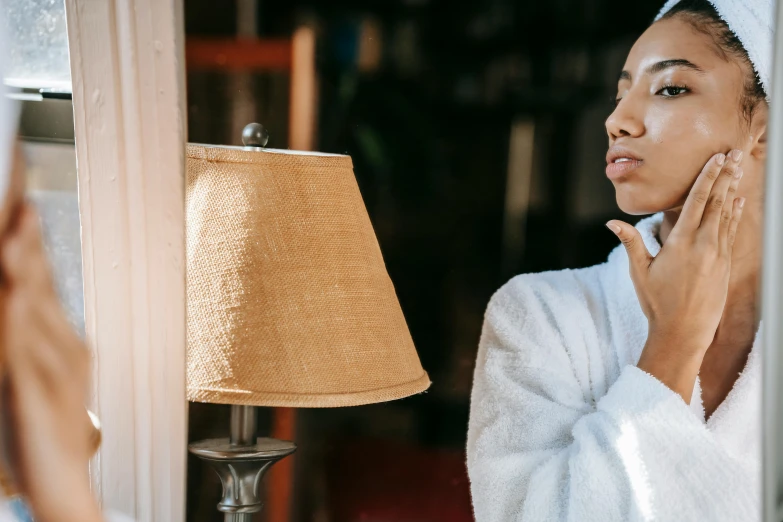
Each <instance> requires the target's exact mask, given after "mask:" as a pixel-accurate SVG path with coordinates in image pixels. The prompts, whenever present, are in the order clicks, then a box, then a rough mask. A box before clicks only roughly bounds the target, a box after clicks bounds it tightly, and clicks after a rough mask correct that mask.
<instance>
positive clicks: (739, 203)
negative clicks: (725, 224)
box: [726, 198, 745, 255]
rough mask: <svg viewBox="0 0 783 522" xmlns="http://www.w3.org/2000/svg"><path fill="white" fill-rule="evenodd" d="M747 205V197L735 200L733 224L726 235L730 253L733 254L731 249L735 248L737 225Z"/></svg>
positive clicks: (732, 216)
mask: <svg viewBox="0 0 783 522" xmlns="http://www.w3.org/2000/svg"><path fill="white" fill-rule="evenodd" d="M744 207H745V198H737V199H736V200H735V201H734V211H733V212H732V215H731V224H730V225H729V230H728V232H727V235H726V243H727V247H728V252H727V253H728V254H729V255H731V251H732V249H733V248H734V240H735V239H736V238H737V226H738V225H739V222H740V220H741V219H742V209H743V208H744Z"/></svg>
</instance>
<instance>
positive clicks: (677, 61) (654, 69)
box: [618, 58, 704, 81]
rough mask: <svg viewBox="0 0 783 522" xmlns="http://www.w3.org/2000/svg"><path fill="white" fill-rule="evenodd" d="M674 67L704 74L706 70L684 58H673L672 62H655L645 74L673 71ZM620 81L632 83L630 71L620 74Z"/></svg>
mask: <svg viewBox="0 0 783 522" xmlns="http://www.w3.org/2000/svg"><path fill="white" fill-rule="evenodd" d="M672 67H683V68H685V69H690V70H692V71H696V72H698V73H703V72H704V69H702V68H701V67H699V66H698V65H696V64H695V63H693V62H691V61H689V60H686V59H684V58H673V59H671V60H661V61H660V62H655V63H654V64H652V65H651V66H649V67H648V68H647V70H646V71H644V72H645V73H646V74H656V73H659V72H661V71H664V70H666V69H671V68H672ZM619 80H628V81H631V73H629V72H628V71H622V72H621V73H620V77H619V78H618V81H619Z"/></svg>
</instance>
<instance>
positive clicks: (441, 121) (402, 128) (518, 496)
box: [185, 0, 773, 522]
mask: <svg viewBox="0 0 783 522" xmlns="http://www.w3.org/2000/svg"><path fill="white" fill-rule="evenodd" d="M747 5H750V6H751V7H752V8H751V9H746V8H745V6H747ZM772 5H773V4H772V2H771V0H750V1H747V0H746V1H740V0H716V1H715V2H709V1H707V0H682V1H680V2H674V1H672V2H668V3H667V4H666V5H665V6H664V5H663V2H661V1H660V0H645V1H638V2H634V3H631V4H628V5H625V6H622V7H618V6H616V5H614V4H613V3H610V2H608V1H607V0H591V1H590V2H584V1H581V0H563V1H559V2H544V3H536V4H535V5H534V6H533V5H531V4H530V3H527V2H521V1H517V0H493V1H491V2H471V3H469V2H448V1H441V0H415V1H413V0H410V1H399V2H391V3H383V5H380V4H377V5H376V4H369V5H363V4H362V5H360V4H357V3H356V2H350V1H347V0H334V1H332V2H329V3H328V5H327V4H323V3H312V2H299V1H297V0H294V1H291V2H286V3H285V5H279V4H273V3H270V2H268V1H265V0H236V2H234V3H231V4H228V6H226V8H224V9H220V10H216V9H214V6H213V5H212V4H211V3H210V2H207V1H205V0H187V1H186V2H185V22H186V34H187V40H186V54H187V89H188V126H189V128H188V132H189V136H188V141H189V142H194V143H204V144H211V145H234V146H239V145H241V144H242V142H241V136H242V129H243V128H244V126H245V125H246V124H248V123H250V122H256V121H257V122H261V123H263V125H264V127H265V128H266V129H267V130H268V132H269V147H272V148H278V149H284V148H291V149H296V150H312V151H318V152H321V153H334V154H345V155H349V156H350V157H351V161H352V166H353V172H354V173H355V177H356V181H357V183H358V187H359V190H360V192H361V197H362V199H363V202H364V205H365V207H366V211H367V213H368V214H369V218H370V220H371V222H372V227H373V230H374V233H375V235H376V237H377V241H378V244H379V246H380V249H381V251H382V253H383V261H384V263H385V268H386V270H387V271H388V274H389V277H390V278H391V281H392V282H393V284H394V289H395V291H396V295H397V298H398V299H399V303H400V307H401V309H402V312H403V313H404V316H405V320H406V322H407V326H408V328H409V330H410V335H411V337H412V339H413V343H414V344H415V347H416V351H417V352H418V356H419V358H420V361H421V366H423V368H424V369H425V370H426V371H427V373H428V374H429V377H430V378H431V380H432V383H433V384H432V387H431V388H430V389H429V390H428V392H427V393H423V394H418V395H414V396H412V397H410V398H406V399H404V400H399V401H393V402H382V403H379V404H374V405H362V406H355V407H351V408H317V409H315V408H313V409H307V408H298V409H288V408H271V407H261V408H259V409H258V411H257V418H256V417H253V418H254V419H256V420H255V421H254V422H253V424H254V427H255V429H256V430H257V432H258V433H259V434H262V435H264V436H272V437H275V438H278V439H284V440H292V441H294V442H295V443H296V445H297V447H298V449H297V452H296V453H295V454H294V455H292V456H289V457H286V458H285V459H283V460H281V461H280V462H278V463H277V464H275V465H274V467H272V468H271V470H270V472H269V473H268V476H267V477H266V482H265V485H264V486H263V488H264V492H265V496H266V500H265V506H264V508H263V510H261V511H259V512H258V514H256V515H254V516H255V517H256V518H254V520H256V519H258V520H266V521H268V522H292V521H296V522H300V521H301V522H304V521H319V522H320V521H323V522H326V521H334V522H346V521H347V522H353V521H360V520H375V521H388V522H403V521H412V520H416V521H428V522H441V521H443V522H447V521H448V522H461V521H466V522H467V521H470V520H477V521H478V522H491V521H508V520H525V521H547V522H549V521H558V520H602V521H603V520H605V521H615V520H616V521H626V520H635V519H643V520H666V521H669V520H671V521H674V520H690V519H693V520H716V521H722V520H727V521H728V520H732V521H734V520H759V519H760V516H761V511H760V498H761V489H760V482H759V479H760V472H761V471H760V465H761V464H760V462H761V459H760V452H761V448H760V443H761V439H760V429H757V428H758V425H759V412H760V404H761V396H760V372H761V369H760V366H761V365H760V353H759V350H758V349H756V348H757V342H756V338H757V332H758V329H759V326H760V310H759V306H758V304H757V303H758V300H759V281H760V269H761V233H762V224H763V207H762V200H763V198H762V196H763V194H764V183H765V176H764V166H765V162H766V144H767V119H768V114H769V108H768V104H767V94H768V93H769V88H770V74H771V73H770V67H771V45H772V34H773V31H772V27H771V25H770V24H771V20H772ZM735 31H736V32H735ZM232 175H233V172H232ZM317 186H318V184H317V183H316V182H314V183H313V184H312V187H311V188H312V189H313V190H315V187H317ZM305 192H306V191H305ZM189 219H190V218H189ZM197 254H198V253H197V252H194V253H192V255H197ZM189 255H190V254H189ZM357 270H359V268H357ZM242 313H244V310H243V312H242ZM239 315H241V314H238V317H239ZM242 317H244V315H242ZM243 321H244V319H243ZM242 324H245V323H242ZM236 411H238V410H237V409H236V408H235V409H234V413H232V408H231V407H230V406H228V405H218V404H203V403H199V402H192V403H191V404H190V427H189V435H188V436H189V440H190V441H192V442H193V441H200V440H203V439H209V438H217V437H226V436H227V435H228V429H229V426H230V424H231V422H232V421H231V419H232V418H233V419H235V420H236V418H237V417H236V415H235V413H236ZM243 418H250V417H243ZM188 470H189V471H188V473H189V476H188V520H189V521H191V522H206V521H212V520H222V517H223V515H222V514H221V513H220V512H219V511H218V510H216V505H217V504H218V502H220V501H221V486H220V482H219V479H218V477H217V475H215V474H214V473H212V471H211V470H210V469H209V467H207V466H206V465H205V464H204V463H203V462H201V461H199V460H198V459H196V458H194V457H190V460H189V461H188Z"/></svg>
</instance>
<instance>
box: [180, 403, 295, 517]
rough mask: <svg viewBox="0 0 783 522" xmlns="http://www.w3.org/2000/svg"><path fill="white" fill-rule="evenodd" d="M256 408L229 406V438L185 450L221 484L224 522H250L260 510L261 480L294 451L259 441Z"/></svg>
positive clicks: (287, 444)
mask: <svg viewBox="0 0 783 522" xmlns="http://www.w3.org/2000/svg"><path fill="white" fill-rule="evenodd" d="M257 413H258V410H257V409H256V407H255V406H233V405H232V406H231V437H230V438H228V439H208V440H203V441H201V442H195V443H193V444H190V445H189V446H188V450H189V451H190V452H191V453H193V454H194V455H196V456H198V457H199V458H201V459H202V460H204V461H206V462H207V463H209V464H210V465H211V466H212V469H214V470H215V472H216V473H217V474H218V476H219V477H220V481H221V482H222V483H223V499H222V500H221V501H220V503H219V504H218V506H217V508H218V511H222V512H223V513H225V514H226V515H225V519H224V520H225V522H252V519H253V513H256V512H258V511H261V508H262V507H263V502H262V501H261V494H260V489H261V488H260V485H261V479H262V478H263V477H264V474H265V473H266V471H267V470H268V469H269V467H270V466H272V464H274V463H275V462H277V461H278V460H280V459H282V458H283V457H286V456H288V455H290V454H291V453H293V452H294V451H296V445H295V444H294V443H293V442H288V441H283V440H277V439H269V438H258V437H257Z"/></svg>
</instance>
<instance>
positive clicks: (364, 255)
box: [186, 123, 430, 522]
mask: <svg viewBox="0 0 783 522" xmlns="http://www.w3.org/2000/svg"><path fill="white" fill-rule="evenodd" d="M267 138H268V135H267V134H266V131H265V130H264V129H263V127H262V126H261V125H259V124H252V123H251V124H250V125H248V126H247V127H245V130H244V132H243V136H242V141H243V143H244V144H245V146H244V147H228V146H212V145H199V144H188V146H187V195H186V205H187V299H188V303H187V305H188V362H187V365H188V368H187V379H188V399H189V400H191V401H196V402H207V403H218V404H230V405H231V426H230V437H229V438H228V439H211V440H205V441H201V442H196V443H193V444H191V445H190V446H189V450H190V451H191V452H192V453H194V454H195V455H197V456H199V457H200V458H202V459H204V460H206V461H207V462H208V463H209V464H211V465H212V467H213V468H214V469H215V471H216V472H217V473H218V475H219V476H220V479H221V481H222V483H223V498H222V500H221V502H220V503H219V504H218V510H220V511H222V512H224V513H225V520H226V521H227V522H229V521H231V522H250V520H251V517H252V514H253V513H255V512H257V511H260V510H261V508H262V502H261V500H260V487H259V486H260V481H261V479H262V478H263V475H264V473H265V472H266V470H267V469H268V468H269V467H270V466H271V465H272V464H274V462H276V461H277V460H279V459H281V458H283V457H285V456H287V455H289V454H291V453H293V452H294V451H295V449H296V446H295V445H294V444H293V443H292V442H287V441H280V440H276V439H269V438H259V437H257V431H256V429H257V428H256V407H258V406H271V407H303V408H323V407H339V406H358V405H362V404H371V403H377V402H384V401H390V400H394V399H400V398H403V397H406V396H409V395H413V394H416V393H420V392H422V391H424V390H426V389H427V388H428V387H429V385H430V381H429V378H428V376H427V373H426V372H425V371H424V370H423V369H422V367H421V363H420V362H419V357H418V354H417V353H416V349H415V347H414V345H413V341H412V340H411V336H410V333H409V331H408V327H407V324H406V322H405V318H404V316H403V314H402V310H401V308H400V305H399V302H398V301H397V295H396V293H395V290H394V286H393V285H392V282H391V280H390V279H389V275H388V274H387V272H386V267H385V265H384V262H383V257H382V255H381V250H380V247H379V245H378V241H377V239H376V237H375V233H374V231H373V227H372V224H371V223H370V219H369V216H368V215H367V210H366V209H365V206H364V202H363V200H362V197H361V194H360V192H359V187H358V185H357V183H356V179H355V177H354V173H353V164H352V161H351V158H350V157H349V156H344V155H338V154H322V153H314V152H299V151H290V150H274V149H265V148H264V146H265V145H266V142H267Z"/></svg>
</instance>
